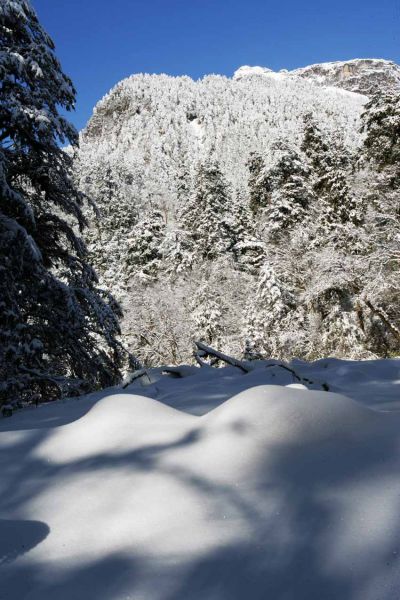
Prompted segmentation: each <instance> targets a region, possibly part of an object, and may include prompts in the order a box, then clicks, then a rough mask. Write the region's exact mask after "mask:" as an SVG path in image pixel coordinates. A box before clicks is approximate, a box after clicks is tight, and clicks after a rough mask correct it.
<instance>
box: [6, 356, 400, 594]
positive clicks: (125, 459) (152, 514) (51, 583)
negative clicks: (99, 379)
mask: <svg viewBox="0 0 400 600" xmlns="http://www.w3.org/2000/svg"><path fill="white" fill-rule="evenodd" d="M297 370H298V372H300V373H301V375H302V376H304V378H307V379H309V381H311V377H310V376H312V378H313V380H314V381H313V383H309V386H310V387H313V386H314V387H317V386H319V385H320V382H321V376H322V374H323V375H324V377H325V381H328V382H329V384H330V385H331V387H332V388H335V387H339V385H338V383H339V380H342V385H344V383H343V378H345V379H346V377H347V388H348V390H349V391H350V393H351V394H352V393H353V392H352V390H353V391H354V392H355V394H356V390H357V389H358V390H359V391H360V390H362V387H360V382H362V379H364V380H366V378H367V376H366V373H369V378H370V380H371V381H372V380H373V379H374V380H375V381H376V382H378V381H379V379H381V382H382V386H383V389H386V390H387V395H386V403H385V405H384V406H385V408H386V409H388V408H391V412H385V411H382V410H378V409H377V408H376V407H377V406H380V405H379V403H375V409H372V408H370V407H369V406H367V405H366V404H369V405H373V404H374V401H373V397H372V396H373V393H372V394H371V395H370V396H368V394H366V395H365V403H366V404H362V403H361V402H360V401H356V400H353V399H351V398H349V397H345V396H343V395H341V394H337V393H330V392H324V391H321V390H320V389H319V390H318V389H314V390H309V389H306V388H305V386H304V385H303V384H299V383H296V384H295V385H297V386H299V385H302V386H303V387H302V388H300V389H296V388H294V387H287V386H293V381H292V380H291V376H290V373H288V372H286V373H285V374H283V370H282V369H281V370H280V371H279V369H275V375H273V370H272V369H271V368H265V365H264V367H261V366H260V368H259V369H256V370H255V371H253V372H252V373H250V374H248V375H243V374H240V373H239V370H238V369H234V368H226V369H207V368H205V369H201V370H200V369H186V370H185V369H183V370H182V373H183V374H184V375H185V377H184V378H182V379H172V378H169V377H166V376H165V375H164V376H163V375H161V369H159V370H155V371H153V372H150V373H149V378H148V380H147V385H145V386H143V385H141V384H140V382H139V381H137V382H136V383H135V384H132V385H131V386H130V388H129V389H128V391H127V393H121V391H118V390H109V391H106V392H102V393H97V394H94V395H92V396H88V397H86V398H84V399H81V400H78V401H74V400H69V401H65V402H58V403H54V404H52V405H47V406H41V407H39V408H38V409H32V410H30V409H29V410H23V411H21V412H20V413H19V414H16V415H15V416H14V417H13V418H11V419H3V420H2V421H1V423H0V448H1V454H0V465H1V466H0V469H1V478H0V518H1V520H0V574H1V578H0V581H1V585H0V598H1V600H14V599H15V600H17V599H18V600H38V599H42V598H51V599H52V600H53V599H54V600H61V599H65V600H66V599H68V600H69V599H71V598H76V599H78V598H85V600H90V599H93V600H94V599H96V600H99V599H100V600H103V599H104V600H105V599H112V600H119V599H121V600H122V599H127V598H131V599H135V600H137V599H148V600H184V599H185V600H186V599H187V598H191V599H195V600H197V599H198V600H200V599H201V600H203V599H207V600H208V599H218V600H225V599H226V600H228V599H229V600H232V599H236V598H237V599H241V600H242V599H243V598H249V599H252V600H253V599H260V600H261V599H265V598H274V599H277V600H278V599H284V600H290V599H296V600H298V599H304V600H305V599H307V600H309V599H310V598H324V600H325V599H326V600H329V599H332V600H333V599H335V600H337V599H338V598H340V599H341V600H346V599H352V600H361V599H362V600H376V599H377V598H380V599H383V600H393V599H394V598H396V597H397V590H398V589H399V584H400V572H399V568H398V552H399V550H400V548H399V542H398V538H399V526H398V515H399V497H400V477H399V466H400V457H399V442H400V436H399V430H400V428H399V425H400V417H399V414H398V413H397V412H396V408H397V407H396V404H395V399H396V395H397V388H396V385H398V383H397V381H398V374H399V371H400V363H399V361H398V360H391V361H375V362H371V363H369V364H366V363H357V362H354V363H352V362H345V361H325V362H324V361H318V362H317V363H313V364H307V363H301V364H300V363H298V364H297ZM363 370H364V377H362V376H361V374H362V372H363ZM352 373H353V374H354V377H352V376H351V374H352ZM307 376H308V377H307ZM279 378H280V379H279ZM273 380H275V381H277V382H279V383H280V385H266V384H270V383H271V382H272V381H273ZM389 381H391V383H392V393H390V388H389ZM353 395H354V394H353ZM156 396H157V397H158V398H159V399H158V400H157V399H156V398H155V397H156ZM201 397H202V401H200V399H201ZM183 398H185V401H186V409H187V410H184V411H183V410H178V409H177V408H174V407H173V405H174V404H175V406H180V407H181V408H182V406H183V405H184V399H183ZM391 400H392V401H393V406H389V403H390V401H391ZM168 404H169V405H170V406H168ZM193 407H194V411H195V412H197V413H202V414H197V415H195V414H189V412H188V411H190V410H191V408H193ZM192 412H193V411H192Z"/></svg>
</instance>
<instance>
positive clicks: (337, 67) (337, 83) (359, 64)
mask: <svg viewBox="0 0 400 600" xmlns="http://www.w3.org/2000/svg"><path fill="white" fill-rule="evenodd" d="M254 76H261V77H264V78H267V79H268V78H269V79H278V80H282V79H284V78H290V79H298V78H302V79H307V80H309V81H313V82H315V83H318V84H320V85H323V86H333V87H339V88H342V89H345V90H348V91H350V92H356V93H359V94H367V95H369V94H372V93H373V92H375V91H379V90H381V91H384V90H399V91H400V67H399V65H397V64H396V63H394V62H393V61H390V60H383V59H376V58H358V59H354V60H347V61H335V62H327V63H319V64H315V65H310V66H308V67H304V68H300V69H295V70H293V71H288V70H286V69H283V70H281V71H279V72H275V71H272V70H271V69H268V68H265V67H249V66H244V67H240V68H239V69H238V70H237V71H236V72H235V74H234V79H236V80H243V79H245V78H249V77H254Z"/></svg>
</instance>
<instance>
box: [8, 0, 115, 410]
mask: <svg viewBox="0 0 400 600" xmlns="http://www.w3.org/2000/svg"><path fill="white" fill-rule="evenodd" d="M0 31H1V37H0V45H1V48H0V49H1V52H0V81H1V85H0V273H1V276H0V381H1V383H0V402H1V400H5V399H7V400H13V399H19V398H21V397H26V398H29V397H30V396H32V394H35V395H36V397H37V395H39V397H40V398H43V399H49V398H54V397H56V396H57V395H58V394H59V393H63V392H67V391H75V392H78V391H79V390H81V389H88V388H90V387H94V386H98V385H109V384H111V383H113V382H114V381H116V379H117V378H118V377H119V367H120V364H121V351H120V347H119V345H118V343H117V341H116V338H115V335H116V334H117V333H118V331H119V327H118V321H117V317H116V313H115V312H114V309H115V308H116V306H115V304H114V303H113V301H112V299H111V298H110V297H109V296H108V295H107V294H106V293H105V292H102V291H101V290H99V289H96V276H95V273H94V271H93V270H92V268H91V267H90V266H89V265H88V264H87V258H86V257H87V252H86V249H85V246H84V243H83V242H82V240H81V239H80V238H79V237H77V236H76V234H75V228H77V227H79V228H80V229H82V228H83V227H84V225H85V219H84V216H83V214H82V208H81V206H82V196H81V194H80V193H79V192H78V191H77V189H76V188H75V186H74V183H73V179H72V177H71V174H70V167H71V158H70V156H69V154H68V153H66V152H64V151H63V150H62V149H61V148H60V143H65V142H70V143H71V144H72V145H74V144H76V143H77V133H76V131H75V129H74V128H73V127H72V126H71V125H70V124H69V123H68V121H67V120H66V119H65V118H64V117H62V116H61V114H60V113H59V107H62V108H64V109H66V110H71V109H72V108H73V107H74V102H75V90H74V87H73V85H72V83H71V81H70V79H69V78H68V77H67V76H66V75H64V73H63V72H62V70H61V67H60V64H59V62H58V60H57V58H56V56H55V54H54V45H53V42H52V41H51V39H50V38H49V36H48V35H47V34H46V32H45V31H44V30H43V28H42V27H41V25H40V23H39V22H38V19H37V16H36V14H35V12H34V10H33V8H32V6H31V4H30V2H29V0H3V2H2V3H1V5H0Z"/></svg>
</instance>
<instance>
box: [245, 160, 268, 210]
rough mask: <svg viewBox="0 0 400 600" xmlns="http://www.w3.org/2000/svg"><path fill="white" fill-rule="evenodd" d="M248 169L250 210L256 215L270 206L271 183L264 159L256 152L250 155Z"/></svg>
mask: <svg viewBox="0 0 400 600" xmlns="http://www.w3.org/2000/svg"><path fill="white" fill-rule="evenodd" d="M247 167H248V169H249V173H250V175H249V181H248V186H249V194H250V209H251V211H252V212H253V213H254V214H256V213H257V212H258V211H259V210H260V209H261V208H265V207H266V206H268V204H269V200H270V194H271V182H270V180H269V178H268V176H267V170H266V168H265V162H264V159H263V158H262V156H260V155H259V154H257V153H256V152H252V153H251V154H250V158H249V160H248V161H247Z"/></svg>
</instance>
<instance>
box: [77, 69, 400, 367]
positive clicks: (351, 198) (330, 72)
mask: <svg viewBox="0 0 400 600" xmlns="http://www.w3.org/2000/svg"><path fill="white" fill-rule="evenodd" d="M345 68H346V69H347V71H348V72H349V73H350V74H352V75H351V76H352V77H353V76H354V77H356V78H357V79H359V80H360V81H361V80H362V81H364V80H365V81H367V80H368V81H369V82H370V83H371V85H372V81H373V80H374V81H375V79H376V78H379V77H381V75H382V73H385V77H386V75H387V77H386V79H385V85H386V84H387V88H385V89H387V90H388V91H389V89H390V81H389V80H390V77H391V75H390V77H389V74H390V73H391V74H392V75H393V77H395V74H396V73H398V71H399V67H397V66H396V65H394V66H393V65H391V64H389V63H387V62H386V61H379V60H377V61H372V63H371V61H368V60H364V61H351V62H349V63H340V65H339V64H336V63H332V64H326V65H320V66H318V68H317V67H309V68H308V69H304V70H303V71H301V72H298V73H297V72H296V74H293V73H287V72H281V73H273V72H272V71H270V70H269V69H265V68H261V67H242V68H241V69H239V70H238V71H237V72H236V73H235V75H234V77H233V78H232V79H229V78H227V77H222V76H218V75H210V76H207V77H205V78H204V79H202V80H200V81H193V80H192V79H190V78H189V77H169V76H167V75H134V76H132V77H129V78H128V79H125V80H124V81H122V82H120V83H119V84H118V85H117V86H116V87H115V88H114V89H112V90H111V92H110V93H109V94H108V95H107V96H105V97H104V98H103V99H102V100H101V101H100V102H99V103H98V104H97V106H96V107H95V109H94V113H93V116H92V118H91V120H90V121H89V123H88V125H87V127H86V129H85V130H84V131H83V132H82V134H81V146H80V150H79V152H78V153H77V155H76V156H75V160H74V169H75V177H76V179H77V181H78V184H79V186H80V188H81V190H82V191H83V192H84V193H86V194H87V195H88V196H90V197H92V198H93V199H94V200H95V201H96V202H97V205H98V207H99V209H100V218H99V219H97V220H96V219H94V216H93V212H92V211H90V210H89V211H88V215H87V216H88V218H89V220H90V221H91V222H92V228H91V229H90V230H89V233H88V235H87V242H88V245H89V249H90V251H91V260H92V261H93V264H94V266H95V267H96V269H97V272H98V273H99V275H100V282H101V284H102V285H103V286H104V287H106V288H108V290H109V291H111V292H112V294H114V295H115V296H116V297H117V299H118V300H119V301H121V303H122V305H123V308H124V314H125V316H124V320H123V323H122V331H123V333H122V337H123V341H124V343H125V344H126V345H127V346H128V347H129V348H130V349H131V350H132V352H133V353H134V354H135V355H136V356H138V357H139V360H140V361H141V362H142V363H145V364H146V365H147V366H148V365H157V364H160V362H161V363H170V364H171V363H172V364H179V363H181V362H187V361H189V360H190V359H191V355H192V348H191V344H192V341H193V340H194V339H203V340H204V341H205V342H207V343H209V344H211V345H214V346H217V347H218V348H219V349H220V350H223V351H226V352H228V353H230V354H233V355H235V356H241V355H243V353H245V352H247V351H248V350H250V351H251V352H253V354H254V355H260V354H261V355H262V356H264V357H268V356H274V357H279V358H283V359H288V358H290V357H293V356H297V357H300V358H304V359H313V358H316V357H322V356H332V355H334V356H337V357H346V358H349V357H352V358H372V357H377V356H390V355H393V353H394V354H396V352H397V348H398V340H399V339H400V333H399V331H400V330H399V326H400V322H399V318H398V317H399V310H398V309H397V300H396V299H395V298H396V297H397V296H396V294H395V288H396V285H397V284H396V281H395V280H396V276H397V275H396V274H397V269H394V271H393V269H392V267H391V266H390V264H389V263H390V261H391V260H392V258H391V257H394V256H397V242H396V240H397V239H398V230H397V220H396V219H397V217H396V216H395V214H397V213H396V206H397V202H398V194H397V192H393V191H390V190H389V191H388V190H387V189H386V188H385V186H386V185H388V186H389V188H390V186H391V185H392V184H391V183H390V181H391V179H390V178H392V179H393V175H390V174H389V172H388V173H387V174H385V173H386V172H385V171H384V169H383V166H382V167H379V176H378V175H377V172H375V169H376V168H377V167H376V164H374V163H373V161H371V159H370V157H368V156H367V155H368V152H369V150H368V148H369V146H368V144H369V142H368V144H366V143H365V140H366V139H367V127H366V122H367V120H368V118H369V117H368V116H366V114H367V113H366V112H365V107H366V106H369V105H368V104H367V102H368V98H367V97H366V96H363V95H360V94H357V93H354V92H351V91H347V90H345V89H341V88H340V87H333V86H332V85H331V84H332V83H335V81H336V79H337V81H338V85H339V84H340V85H342V83H341V82H342V80H343V81H344V79H343V77H344V75H343V77H342V76H341V75H340V73H341V72H342V71H343V69H345ZM347 71H346V73H347ZM320 73H323V74H324V77H325V79H324V77H322V75H321V76H320ZM318 74H319V75H318ZM317 75H318V77H317ZM396 76H397V75H396ZM321 77H322V79H321ZM346 77H347V75H346ZM339 80H340V81H339ZM346 81H348V82H350V75H349V77H348V78H347V79H346ZM324 82H325V83H329V84H330V85H321V83H324ZM360 85H361V84H360ZM369 110H371V115H372V114H373V111H374V110H375V109H371V108H370V109H369ZM379 110H382V109H381V108H379ZM387 110H388V111H390V110H392V109H387ZM376 114H377V111H376ZM363 115H364V116H363ZM379 122H380V123H383V121H382V120H380V121H379ZM395 122H396V121H395V120H393V117H391V119H389V120H388V121H387V127H388V128H390V127H392V128H393V126H392V125H390V123H395ZM374 135H375V134H374ZM380 139H381V140H382V143H383V144H384V143H385V140H387V139H388V137H387V134H386V133H383V134H382V138H380ZM364 143H365V145H364ZM375 156H376V157H379V156H385V153H382V152H381V151H380V149H378V150H377V151H376V153H375ZM373 160H376V159H375V158H374V159H373ZM390 168H391V167H390ZM394 180H397V177H394V179H393V181H394ZM385 181H386V182H387V183H385ZM384 188H385V189H384ZM384 214H385V215H387V218H385V220H384V222H385V224H386V225H385V226H384V227H383V228H382V226H381V225H382V215H384ZM383 255H384V256H385V257H386V258H384V264H385V268H387V272H388V276H387V277H386V275H385V274H384V273H383V271H382V269H381V268H380V264H381V261H382V256H383ZM393 272H394V273H395V275H394V278H393ZM389 273H390V275H389ZM382 311H383V312H382ZM385 315H386V316H385ZM388 323H389V324H390V323H392V325H393V327H392V326H391V325H390V326H388ZM388 327H389V329H390V332H389V334H387V331H386V330H387V328H388Z"/></svg>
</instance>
